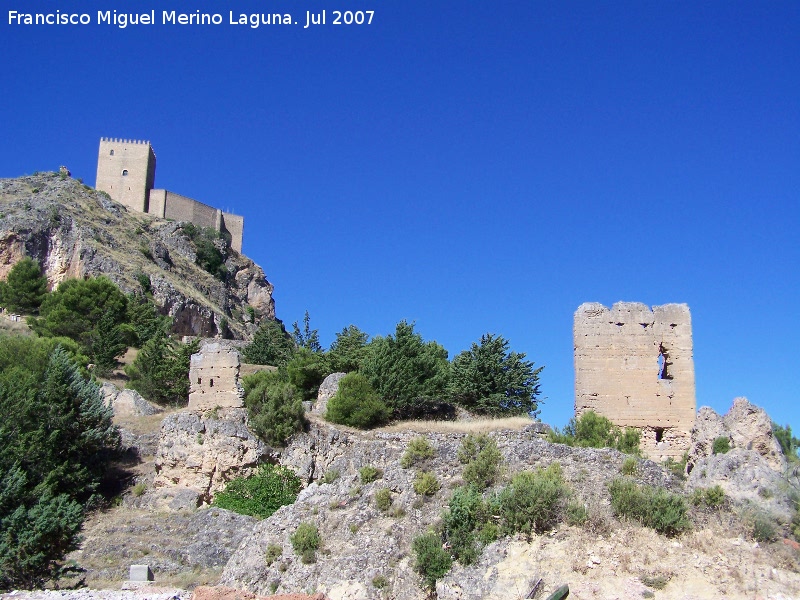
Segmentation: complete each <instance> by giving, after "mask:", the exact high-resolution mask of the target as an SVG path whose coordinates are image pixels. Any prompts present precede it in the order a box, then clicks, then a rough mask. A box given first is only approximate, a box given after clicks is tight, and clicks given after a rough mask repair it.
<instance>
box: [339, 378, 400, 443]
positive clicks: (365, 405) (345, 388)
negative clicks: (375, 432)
mask: <svg viewBox="0 0 800 600" xmlns="http://www.w3.org/2000/svg"><path fill="white" fill-rule="evenodd" d="M390 415H391V411H390V410H389V408H388V407H387V406H386V404H385V403H384V402H383V400H381V399H380V397H378V394H376V393H375V390H374V389H372V386H371V385H370V383H369V381H368V380H367V379H366V377H364V376H363V375H361V374H360V373H349V374H348V375H345V376H344V377H342V379H341V380H340V381H339V389H338V391H337V392H336V394H335V395H334V396H333V398H331V399H330V400H329V401H328V408H327V411H326V412H325V419H326V420H328V421H330V422H331V423H339V424H341V425H349V426H350V427H357V428H359V429H369V428H370V427H378V426H379V425H383V424H384V423H386V422H387V421H388V420H389V417H390Z"/></svg>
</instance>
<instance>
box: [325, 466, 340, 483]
mask: <svg viewBox="0 0 800 600" xmlns="http://www.w3.org/2000/svg"><path fill="white" fill-rule="evenodd" d="M337 479H339V469H329V470H328V471H325V475H323V476H322V483H333V482H334V481H336V480H337Z"/></svg>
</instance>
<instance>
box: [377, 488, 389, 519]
mask: <svg viewBox="0 0 800 600" xmlns="http://www.w3.org/2000/svg"><path fill="white" fill-rule="evenodd" d="M375 506H377V507H378V510H379V511H381V512H383V513H385V512H387V511H388V510H389V508H390V507H391V506H392V492H391V491H390V490H389V488H381V489H379V490H378V491H377V492H375Z"/></svg>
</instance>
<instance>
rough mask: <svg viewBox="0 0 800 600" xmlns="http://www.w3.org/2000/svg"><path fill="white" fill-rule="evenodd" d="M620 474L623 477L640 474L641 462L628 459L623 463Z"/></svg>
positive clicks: (632, 458)
mask: <svg viewBox="0 0 800 600" xmlns="http://www.w3.org/2000/svg"><path fill="white" fill-rule="evenodd" d="M619 472H620V473H622V474H623V475H630V476H634V475H636V474H637V473H638V472H639V461H637V460H636V459H635V458H634V457H632V456H629V457H627V458H626V459H625V460H624V461H622V467H620V469H619Z"/></svg>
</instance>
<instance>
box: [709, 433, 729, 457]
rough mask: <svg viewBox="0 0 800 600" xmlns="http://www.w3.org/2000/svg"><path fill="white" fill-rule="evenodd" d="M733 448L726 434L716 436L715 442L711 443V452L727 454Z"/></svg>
mask: <svg viewBox="0 0 800 600" xmlns="http://www.w3.org/2000/svg"><path fill="white" fill-rule="evenodd" d="M730 449H731V441H730V440H729V439H728V438H727V437H726V436H724V435H721V436H720V437H718V438H714V443H713V444H712V445H711V452H712V453H714V454H726V453H727V452H729V451H730Z"/></svg>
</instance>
